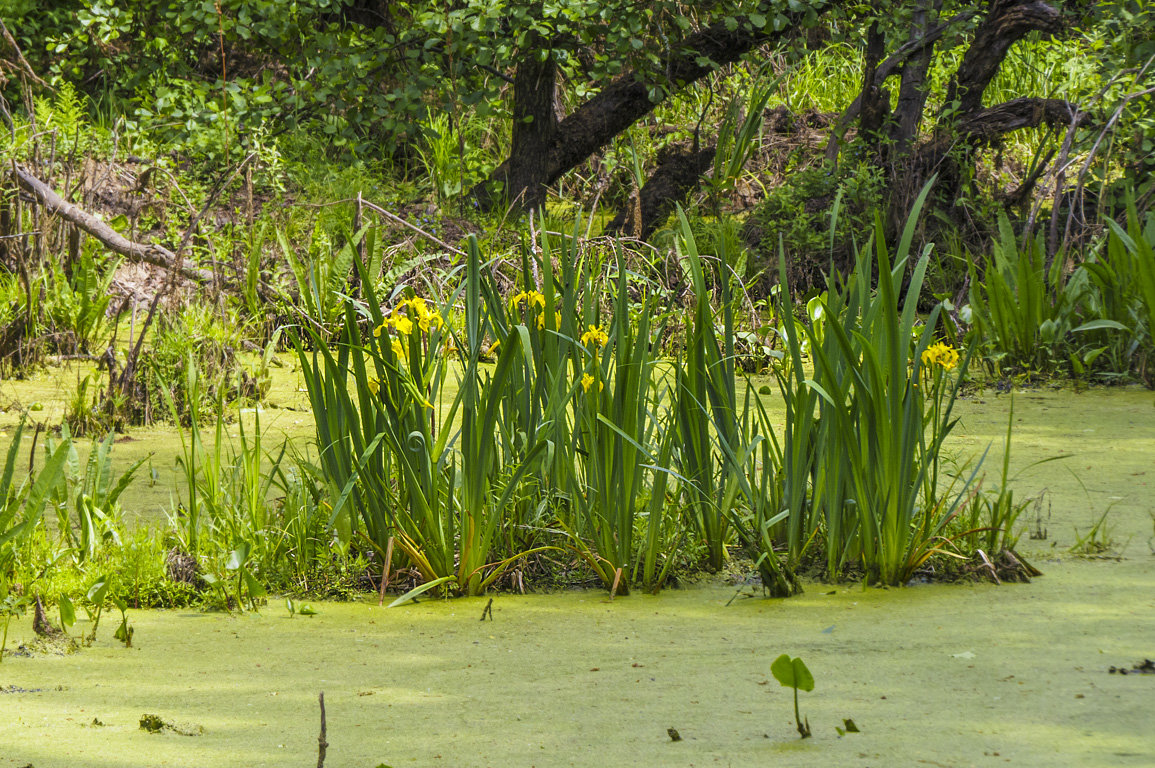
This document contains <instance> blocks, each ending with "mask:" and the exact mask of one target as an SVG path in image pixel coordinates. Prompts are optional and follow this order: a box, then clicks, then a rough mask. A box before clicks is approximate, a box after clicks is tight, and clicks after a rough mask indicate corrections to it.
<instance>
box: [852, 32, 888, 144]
mask: <svg viewBox="0 0 1155 768" xmlns="http://www.w3.org/2000/svg"><path fill="white" fill-rule="evenodd" d="M885 53H886V36H885V35H883V34H882V29H881V28H880V27H879V24H878V22H877V21H875V22H874V23H873V24H871V25H870V31H869V32H867V34H866V53H865V55H864V65H863V78H862V94H861V95H860V96H859V99H860V101H861V103H862V118H861V119H860V120H859V122H858V125H859V134H860V135H861V136H862V137H863V138H864V139H865V140H866V141H867V142H868V143H869V145H870V146H871V148H872V149H877V147H878V134H879V131H880V130H881V129H882V126H883V124H884V123H885V122H886V120H887V118H888V117H889V116H890V93H889V92H888V91H887V90H886V89H885V88H883V87H882V83H876V82H875V81H874V75H875V73H876V72H877V71H878V65H879V63H880V62H881V61H882V57H883V55H884V54H885Z"/></svg>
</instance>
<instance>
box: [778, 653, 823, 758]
mask: <svg viewBox="0 0 1155 768" xmlns="http://www.w3.org/2000/svg"><path fill="white" fill-rule="evenodd" d="M770 674H772V675H774V679H775V680H777V681H778V682H779V683H781V684H782V686H783V687H784V688H793V689H794V722H795V723H796V724H797V725H798V733H799V734H801V736H802V738H804V739H807V738H810V718H806V720H803V719H802V717H801V715H800V714H799V713H798V691H799V689H801V690H803V691H813V690H814V676H813V675H811V674H810V670H809V669H807V668H806V664H804V663H803V662H802V659H799V658H794V659H792V658H790V654H788V653H784V654H782V655H781V656H779V657H778V658H777V659H775V660H774V663H773V664H771V665H770Z"/></svg>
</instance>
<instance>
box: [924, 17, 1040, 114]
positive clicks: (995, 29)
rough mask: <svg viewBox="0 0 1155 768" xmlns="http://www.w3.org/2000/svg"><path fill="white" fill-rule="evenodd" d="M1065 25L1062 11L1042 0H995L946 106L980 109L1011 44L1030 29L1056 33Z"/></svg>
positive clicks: (959, 109)
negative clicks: (1060, 13)
mask: <svg viewBox="0 0 1155 768" xmlns="http://www.w3.org/2000/svg"><path fill="white" fill-rule="evenodd" d="M1061 26H1062V22H1061V19H1060V17H1059V12H1058V11H1057V10H1055V9H1054V8H1052V7H1051V6H1049V5H1047V4H1046V3H1044V2H1041V0H994V1H993V2H992V3H991V7H990V10H989V11H988V12H987V16H986V18H985V19H983V21H982V23H981V24H979V26H978V29H976V30H975V36H974V40H973V41H971V45H970V47H969V48H968V49H967V52H966V54H965V55H964V56H963V60H962V64H960V65H959V68H958V71H957V72H955V76H954V79H953V80H952V81H951V84H950V86H949V87H948V88H947V94H946V109H947V110H952V109H953V111H954V113H955V114H956V115H966V114H970V113H972V112H976V111H978V110H979V109H980V108H981V107H982V105H983V93H984V92H985V91H986V89H987V86H988V85H990V82H991V80H992V79H994V76H995V74H996V73H998V71H999V67H1000V66H1001V65H1002V63H1003V59H1005V58H1006V56H1007V51H1009V50H1010V48H1011V46H1012V45H1014V44H1015V42H1016V41H1018V40H1019V39H1020V38H1022V37H1024V36H1025V35H1027V33H1029V32H1034V31H1036V30H1038V31H1041V32H1048V33H1055V32H1058V31H1059V29H1060V28H1061ZM956 101H957V102H958V103H957V106H956V105H955V104H954V103H955V102H956Z"/></svg>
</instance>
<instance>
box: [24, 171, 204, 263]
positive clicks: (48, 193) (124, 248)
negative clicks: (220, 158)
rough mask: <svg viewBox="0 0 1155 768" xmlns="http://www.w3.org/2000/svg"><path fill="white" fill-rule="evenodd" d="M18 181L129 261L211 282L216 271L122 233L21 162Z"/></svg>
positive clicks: (51, 208)
mask: <svg viewBox="0 0 1155 768" xmlns="http://www.w3.org/2000/svg"><path fill="white" fill-rule="evenodd" d="M12 173H13V175H14V176H15V177H16V183H17V184H18V185H19V186H20V187H21V188H23V189H24V190H26V191H28V192H30V193H32V195H33V196H34V197H35V198H36V199H37V200H39V201H40V203H41V205H43V206H44V207H45V208H47V209H48V210H49V211H51V212H52V213H53V214H55V215H57V216H59V217H60V218H62V219H64V220H66V221H69V222H71V223H72V224H75V225H76V226H77V227H79V228H80V229H82V230H84V231H85V232H87V233H88V234H90V235H92V236H93V237H95V238H96V239H97V240H99V241H100V242H101V243H103V244H104V245H105V247H107V248H108V249H109V250H111V251H114V252H116V253H119V254H121V255H122V256H124V257H126V258H127V259H128V260H129V261H136V262H144V263H145V264H152V265H153V266H156V267H163V268H164V269H168V270H174V269H175V270H177V271H178V272H180V274H181V275H183V276H184V277H187V278H188V279H189V280H193V281H195V282H198V283H211V282H212V281H213V273H212V272H210V271H208V270H206V269H200V268H199V267H196V266H194V265H193V264H192V263H191V262H189V261H186V260H185V259H183V258H180V257H178V256H177V255H176V254H175V253H173V252H172V251H170V250H168V249H167V248H165V247H163V246H160V245H155V244H142V243H136V242H133V241H132V240H129V239H128V238H126V237H124V236H123V235H121V234H120V233H119V232H117V231H116V230H115V229H113V228H112V227H110V226H108V225H107V224H105V223H104V222H103V221H101V220H100V219H98V218H96V217H95V216H93V215H91V214H89V213H87V212H86V211H84V210H82V209H80V208H79V207H77V206H75V205H73V204H72V203H70V202H68V201H67V200H65V199H63V198H62V197H60V195H58V194H56V193H55V192H54V191H52V189H51V188H50V187H49V186H48V185H47V184H45V183H44V182H43V181H41V180H40V179H38V178H36V177H35V176H33V175H32V174H30V173H29V172H28V171H26V170H24V169H23V168H21V167H20V166H19V165H15V164H14V165H13V170H12Z"/></svg>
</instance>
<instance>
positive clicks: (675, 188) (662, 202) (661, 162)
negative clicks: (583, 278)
mask: <svg viewBox="0 0 1155 768" xmlns="http://www.w3.org/2000/svg"><path fill="white" fill-rule="evenodd" d="M714 151H715V148H714V147H713V146H712V145H711V146H709V147H706V148H704V149H700V150H698V151H697V152H694V151H692V150H691V151H685V150H681V149H673V148H672V149H671V150H670V151H669V152H666V153H665V155H664V156H662V155H661V154H659V157H658V169H657V170H656V171H654V173H653V174H652V175H651V176H650V178H649V179H648V180H647V181H646V183H645V185H644V186H643V187H642V189H641V192H640V193H639V192H635V194H633V195H630V199H629V202H627V203H626V207H625V208H624V209H623V210H621V211H619V212H618V215H617V216H615V217H614V220H613V221H611V222H610V223H609V224H608V225H607V226H606V232H620V233H621V234H623V235H627V236H629V237H638V238H641V239H642V240H645V239H646V238H647V237H649V236H650V235H652V234H653V233H654V230H655V229H657V228H658V227H659V226H660V225H661V223H662V222H663V221H665V220H666V217H667V216H669V215H670V212H671V211H673V210H674V206H676V205H677V204H678V203H679V202H681V201H682V200H685V199H686V196H687V195H688V194H690V192H692V191H693V190H694V189H696V188H697V186H698V184H699V183H700V182H701V180H702V174H703V173H705V172H706V170H707V169H709V167H710V165H711V164H712V163H713V161H714Z"/></svg>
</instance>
